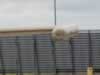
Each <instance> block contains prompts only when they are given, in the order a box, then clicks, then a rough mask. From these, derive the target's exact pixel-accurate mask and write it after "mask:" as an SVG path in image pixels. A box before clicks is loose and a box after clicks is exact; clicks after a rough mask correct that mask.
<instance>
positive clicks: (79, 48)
mask: <svg viewBox="0 0 100 75" xmlns="http://www.w3.org/2000/svg"><path fill="white" fill-rule="evenodd" d="M99 48H100V33H99V31H85V32H81V33H80V36H78V37H75V38H71V39H70V40H69V41H56V42H55V41H54V40H52V38H51V35H50V34H43V35H42V34H41V35H31V36H20V37H1V38H0V75H48V74H50V75H64V74H67V75H70V74H71V75H95V73H96V71H97V70H98V72H99V71H100V67H99V66H100V65H99V63H100V54H99V53H100V51H99ZM90 65H91V66H90ZM93 70H94V72H93ZM80 73H81V74H80Z"/></svg>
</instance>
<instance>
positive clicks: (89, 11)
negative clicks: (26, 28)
mask: <svg viewBox="0 0 100 75" xmlns="http://www.w3.org/2000/svg"><path fill="white" fill-rule="evenodd" d="M99 20H100V0H57V24H59V25H62V24H73V23H75V24H80V25H99V24H100V21H99ZM53 22H54V15H53V0H0V25H42V24H43V25H44V24H45V25H53Z"/></svg>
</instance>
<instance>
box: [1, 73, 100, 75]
mask: <svg viewBox="0 0 100 75" xmlns="http://www.w3.org/2000/svg"><path fill="white" fill-rule="evenodd" d="M0 75H2V74H0ZM6 75H16V74H15V73H7V74H6ZM19 75H20V74H19ZM23 75H36V74H33V73H23ZM40 75H54V74H53V73H41V74H40ZM57 75H72V73H71V72H69V73H58V74H57ZM75 75H87V74H86V72H76V73H75ZM94 75H100V73H95V74H94Z"/></svg>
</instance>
